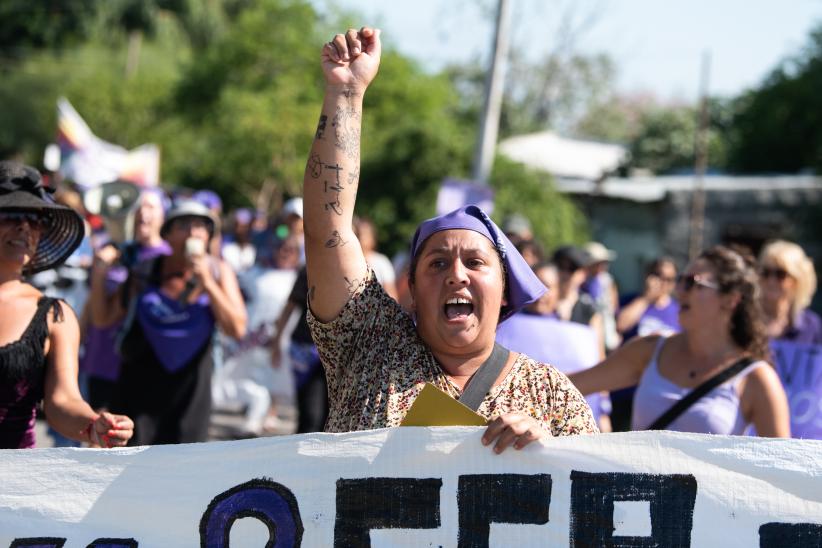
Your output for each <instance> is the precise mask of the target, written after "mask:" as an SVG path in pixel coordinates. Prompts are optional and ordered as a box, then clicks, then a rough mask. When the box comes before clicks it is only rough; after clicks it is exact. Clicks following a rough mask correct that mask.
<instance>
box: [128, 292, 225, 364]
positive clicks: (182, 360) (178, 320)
mask: <svg viewBox="0 0 822 548" xmlns="http://www.w3.org/2000/svg"><path fill="white" fill-rule="evenodd" d="M137 320H138V321H139V322H140V327H142V328H143V333H144V335H145V337H146V340H147V341H148V343H149V344H150V345H151V348H152V349H153V350H154V353H155V354H156V355H157V358H158V359H159V360H160V363H162V364H163V367H164V368H165V369H166V370H167V371H168V372H169V373H175V372H177V371H179V370H180V369H182V368H183V367H184V366H185V365H186V364H187V363H188V362H189V361H191V359H192V358H194V356H196V355H197V353H198V352H200V351H201V350H202V349H203V347H204V346H205V345H207V344H208V341H209V340H210V339H211V336H212V335H213V334H214V315H213V314H212V313H211V308H210V306H209V300H208V295H206V294H202V295H200V297H199V298H198V299H197V301H196V302H195V303H193V304H188V305H186V306H181V305H180V303H179V302H178V301H177V300H175V299H170V298H168V297H167V296H165V295H163V293H162V292H161V291H160V290H159V289H158V288H156V287H149V288H147V289H146V291H145V292H144V293H143V294H142V295H140V300H139V302H138V305H137Z"/></svg>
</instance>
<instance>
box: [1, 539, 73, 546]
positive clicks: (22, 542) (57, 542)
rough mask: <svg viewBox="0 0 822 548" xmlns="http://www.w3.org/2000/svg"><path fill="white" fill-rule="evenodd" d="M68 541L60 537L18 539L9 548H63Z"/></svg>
mask: <svg viewBox="0 0 822 548" xmlns="http://www.w3.org/2000/svg"><path fill="white" fill-rule="evenodd" d="M65 543H66V539H64V538H59V537H29V538H16V539H14V540H13V541H11V544H9V548H63V545H64V544H65Z"/></svg>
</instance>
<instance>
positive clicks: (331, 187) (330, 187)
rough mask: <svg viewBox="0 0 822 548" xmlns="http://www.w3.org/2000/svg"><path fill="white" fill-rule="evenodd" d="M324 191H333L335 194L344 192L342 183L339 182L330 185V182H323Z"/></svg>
mask: <svg viewBox="0 0 822 548" xmlns="http://www.w3.org/2000/svg"><path fill="white" fill-rule="evenodd" d="M323 189H324V190H325V192H328V191H329V190H331V191H333V192H342V191H343V187H341V186H340V183H337V182H334V183H329V182H328V181H323Z"/></svg>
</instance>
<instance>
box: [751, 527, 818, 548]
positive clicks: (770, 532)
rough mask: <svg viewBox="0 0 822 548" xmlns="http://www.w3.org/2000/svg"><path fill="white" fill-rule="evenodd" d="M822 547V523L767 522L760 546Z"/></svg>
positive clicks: (763, 528) (761, 534)
mask: <svg viewBox="0 0 822 548" xmlns="http://www.w3.org/2000/svg"><path fill="white" fill-rule="evenodd" d="M777 547H779V548H808V547H816V548H822V523H766V524H765V525H763V526H761V527H760V528H759V548H777Z"/></svg>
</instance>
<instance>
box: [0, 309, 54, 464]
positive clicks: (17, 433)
mask: <svg viewBox="0 0 822 548" xmlns="http://www.w3.org/2000/svg"><path fill="white" fill-rule="evenodd" d="M49 309H51V310H52V311H53V312H52V314H53V318H54V321H55V322H60V321H62V320H63V316H62V309H61V308H60V303H59V302H58V301H57V299H52V298H50V297H41V298H40V299H39V300H38V301H37V311H36V312H35V313H34V317H32V319H31V322H29V325H28V327H26V330H25V332H23V336H22V337H20V338H19V339H18V340H16V341H14V342H11V343H9V344H7V345H4V346H2V347H0V448H2V449H23V448H29V447H34V443H35V439H34V420H35V417H36V415H37V405H38V404H39V403H40V401H41V400H42V399H43V390H44V387H45V383H46V357H45V356H44V355H43V347H44V345H45V342H46V337H47V336H48V333H49V328H48V317H47V315H48V311H49Z"/></svg>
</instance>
